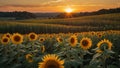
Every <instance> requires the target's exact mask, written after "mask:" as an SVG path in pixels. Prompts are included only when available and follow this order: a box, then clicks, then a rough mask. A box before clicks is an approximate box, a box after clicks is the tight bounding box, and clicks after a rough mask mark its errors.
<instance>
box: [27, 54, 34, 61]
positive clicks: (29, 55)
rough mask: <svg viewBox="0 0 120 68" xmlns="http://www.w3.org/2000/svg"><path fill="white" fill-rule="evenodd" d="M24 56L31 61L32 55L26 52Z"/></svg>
mask: <svg viewBox="0 0 120 68" xmlns="http://www.w3.org/2000/svg"><path fill="white" fill-rule="evenodd" d="M25 58H26V60H27V61H28V62H29V63H31V62H33V56H32V55H31V54H26V55H25Z"/></svg>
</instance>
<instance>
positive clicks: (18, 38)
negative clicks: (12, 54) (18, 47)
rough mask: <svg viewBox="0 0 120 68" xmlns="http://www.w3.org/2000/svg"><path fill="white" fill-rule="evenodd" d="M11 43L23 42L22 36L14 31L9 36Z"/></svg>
mask: <svg viewBox="0 0 120 68" xmlns="http://www.w3.org/2000/svg"><path fill="white" fill-rule="evenodd" d="M11 41H12V43H13V44H21V43H22V42H23V36H22V35H21V34H19V33H14V34H13V35H12V37H11Z"/></svg>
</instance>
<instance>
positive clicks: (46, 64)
mask: <svg viewBox="0 0 120 68" xmlns="http://www.w3.org/2000/svg"><path fill="white" fill-rule="evenodd" d="M42 60H43V62H39V63H38V68H64V66H63V64H64V60H60V58H59V57H58V56H57V55H55V54H48V55H45V56H44V57H43V58H42Z"/></svg>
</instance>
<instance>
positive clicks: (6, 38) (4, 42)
mask: <svg viewBox="0 0 120 68" xmlns="http://www.w3.org/2000/svg"><path fill="white" fill-rule="evenodd" d="M9 42H10V38H8V37H5V36H3V37H2V39H1V43H2V44H3V45H7V44H9Z"/></svg>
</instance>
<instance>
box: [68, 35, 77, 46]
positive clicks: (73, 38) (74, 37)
mask: <svg viewBox="0 0 120 68" xmlns="http://www.w3.org/2000/svg"><path fill="white" fill-rule="evenodd" d="M77 42H78V40H77V37H76V36H75V35H72V36H71V37H70V38H69V43H70V45H71V46H72V47H75V46H76V44H77Z"/></svg>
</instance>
